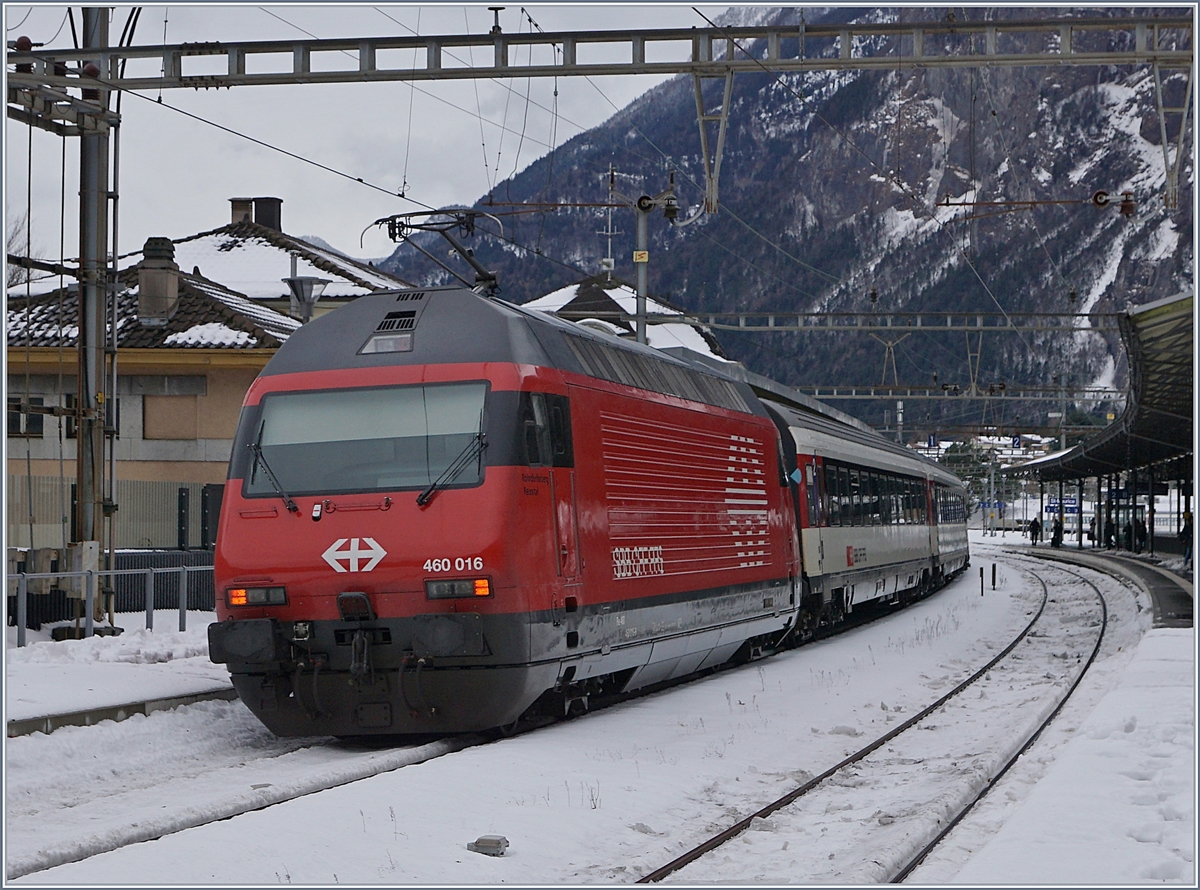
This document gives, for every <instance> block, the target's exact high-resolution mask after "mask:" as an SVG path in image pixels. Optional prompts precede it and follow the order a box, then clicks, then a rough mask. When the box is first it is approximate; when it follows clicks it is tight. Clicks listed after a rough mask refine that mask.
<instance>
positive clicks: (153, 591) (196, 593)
mask: <svg viewBox="0 0 1200 890" xmlns="http://www.w3.org/2000/svg"><path fill="white" fill-rule="evenodd" d="M203 573H207V575H208V577H207V578H206V579H205V580H207V582H208V583H207V585H204V584H196V583H193V578H195V577H197V576H199V575H201V574H203ZM211 573H212V566H211V565H199V566H189V565H179V566H160V567H155V566H149V565H148V566H146V567H144V568H125V569H104V570H102V571H92V570H89V571H85V572H18V573H17V574H16V575H10V576H9V579H8V580H9V585H10V586H12V585H14V584H15V587H16V592H15V594H14V595H10V596H9V597H7V605H8V609H7V613H8V614H7V620H8V624H9V625H10V626H11V625H12V624H16V627H17V645H18V646H24V645H25V639H26V628H27V627H28V626H29V625H30V623H31V616H30V614H29V612H30V610H29V598H30V596H31V594H30V593H29V588H30V582H39V581H44V582H46V584H48V585H53V586H52V588H51V593H54V592H57V593H58V594H59V596H60V597H61V598H62V600H63V601H64V602H66V603H69V604H71V605H73V604H74V603H75V602H77V601H78V600H79V599H80V597H82V601H83V618H84V626H83V636H84V637H85V638H86V637H91V636H93V635H94V634H95V610H96V603H97V600H98V599H99V594H100V593H101V588H100V586H99V585H100V583H101V579H102V578H106V579H108V581H109V585H108V587H107V588H105V589H104V590H105V595H111V596H113V597H114V599H115V597H116V593H115V591H116V588H117V586H118V583H119V581H120V580H121V579H128V580H129V581H130V582H132V583H133V584H139V583H140V586H141V595H142V604H143V605H144V607H145V610H146V630H154V610H155V608H158V607H161V608H169V607H170V606H169V605H168V603H169V602H170V601H173V605H174V606H175V608H177V609H178V610H179V629H180V630H181V631H182V630H187V612H188V609H189V608H190V609H195V610H202V611H211V610H212V609H213V608H214V602H213V584H212V574H211ZM160 578H162V579H163V580H164V582H165V583H161V584H160V583H159V579H160ZM81 585H82V586H81ZM126 586H132V585H126ZM72 587H74V588H75V589H76V590H77V591H78V592H74V591H72ZM107 591H113V592H112V593H111V594H110V593H108V592H107ZM44 596H46V594H33V597H34V599H35V600H38V599H40V598H42V597H44ZM160 604H161V605H160ZM113 611H114V612H115V611H120V610H118V609H116V608H115V604H114V609H113ZM130 611H132V610H130ZM38 626H40V623H39V624H38Z"/></svg>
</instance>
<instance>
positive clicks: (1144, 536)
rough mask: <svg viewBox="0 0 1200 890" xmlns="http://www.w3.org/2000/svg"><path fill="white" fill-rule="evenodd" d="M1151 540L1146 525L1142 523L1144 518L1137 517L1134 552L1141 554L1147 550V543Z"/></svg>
mask: <svg viewBox="0 0 1200 890" xmlns="http://www.w3.org/2000/svg"><path fill="white" fill-rule="evenodd" d="M1148 539H1149V532H1147V530H1146V523H1145V522H1143V521H1142V517H1140V516H1139V517H1137V519H1135V520H1133V552H1134V553H1141V552H1142V551H1143V550H1145V549H1146V542H1147V540H1148Z"/></svg>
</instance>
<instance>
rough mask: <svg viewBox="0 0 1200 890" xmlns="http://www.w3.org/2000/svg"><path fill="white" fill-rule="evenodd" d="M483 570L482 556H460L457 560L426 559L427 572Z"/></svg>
mask: <svg viewBox="0 0 1200 890" xmlns="http://www.w3.org/2000/svg"><path fill="white" fill-rule="evenodd" d="M482 568H483V557H482V556H460V557H458V558H457V559H427V560H425V571H427V572H449V571H451V570H453V571H455V572H478V571H480V570H481V569H482Z"/></svg>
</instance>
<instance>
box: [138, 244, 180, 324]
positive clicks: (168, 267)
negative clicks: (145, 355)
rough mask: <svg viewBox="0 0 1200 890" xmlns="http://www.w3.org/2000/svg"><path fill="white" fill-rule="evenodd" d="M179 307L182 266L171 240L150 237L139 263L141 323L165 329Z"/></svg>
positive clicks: (139, 318)
mask: <svg viewBox="0 0 1200 890" xmlns="http://www.w3.org/2000/svg"><path fill="white" fill-rule="evenodd" d="M178 305H179V266H177V265H175V245H174V244H172V243H171V239H170V238H147V239H146V245H145V246H144V247H143V248H142V261H141V262H140V263H138V321H139V322H141V323H142V324H144V325H146V326H147V327H162V326H163V325H165V324H166V323H167V322H168V321H170V319H171V316H172V315H174V314H175V307H176V306H178Z"/></svg>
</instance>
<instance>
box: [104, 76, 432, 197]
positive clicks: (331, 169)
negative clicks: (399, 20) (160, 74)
mask: <svg viewBox="0 0 1200 890" xmlns="http://www.w3.org/2000/svg"><path fill="white" fill-rule="evenodd" d="M124 92H125V93H127V94H128V95H130V96H136V97H137V98H139V99H142V100H144V101H146V102H150V103H151V104H153V105H159V106H161V107H163V108H167V109H170V110H171V111H174V112H176V113H178V114H182V115H183V116H184V117H188V118H191V119H192V120H194V121H198V122H199V123H202V124H207V125H208V126H210V127H215V128H216V129H218V130H221V131H223V132H225V133H228V134H230V135H231V136H237V137H239V138H241V139H245V140H247V141H248V142H253V143H254V144H255V145H259V146H261V147H263V148H266V149H270V150H271V151H274V152H278V153H279V154H282V155H286V156H287V157H289V158H292V159H294V160H297V161H300V162H301V163H304V164H309V165H310V166H313V167H316V168H318V169H320V170H324V171H326V172H327V173H332V174H334V175H335V176H340V177H342V178H343V179H348V180H350V181H351V182H357V183H359V184H360V185H364V186H366V187H367V188H369V189H374V190H375V191H377V192H383V193H384V194H385V195H391V196H392V197H393V198H401V199H403V200H405V201H408V202H410V203H412V204H416V205H417V206H418V207H422V208H424V209H425V210H435V209H436V208H435V207H432V206H430V205H429V204H426V203H425V202H423V201H418V200H417V199H416V198H410V197H408V196H407V195H403V194H399V193H397V192H394V191H392V190H391V189H389V188H385V187H384V186H381V185H377V184H375V183H373V182H368V181H367V180H365V179H363V178H362V177H361V176H352V175H350V174H349V173H345V172H343V171H341V170H338V169H337V168H336V167H330V166H329V165H328V164H322V163H321V162H320V161H314V160H312V159H311V158H306V157H304V155H300V154H296V152H294V151H289V150H288V149H286V148H281V147H280V146H278V145H272V144H271V143H270V142H265V141H263V140H262V139H258V138H255V137H254V136H250V135H249V134H247V133H243V132H241V131H239V130H235V129H233V128H232V127H226V126H225V125H224V124H218V123H217V122H216V121H211V120H208V119H207V118H204V117H201V116H200V115H198V114H193V113H192V112H190V111H185V110H184V109H182V108H179V107H178V106H176V105H171V104H169V103H167V102H163V101H162V100H161V99H159V100H157V101H156V100H154V99H151V98H150V97H149V96H143V95H142V94H141V93H140V92H138V91H137V90H125V91H124Z"/></svg>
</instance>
